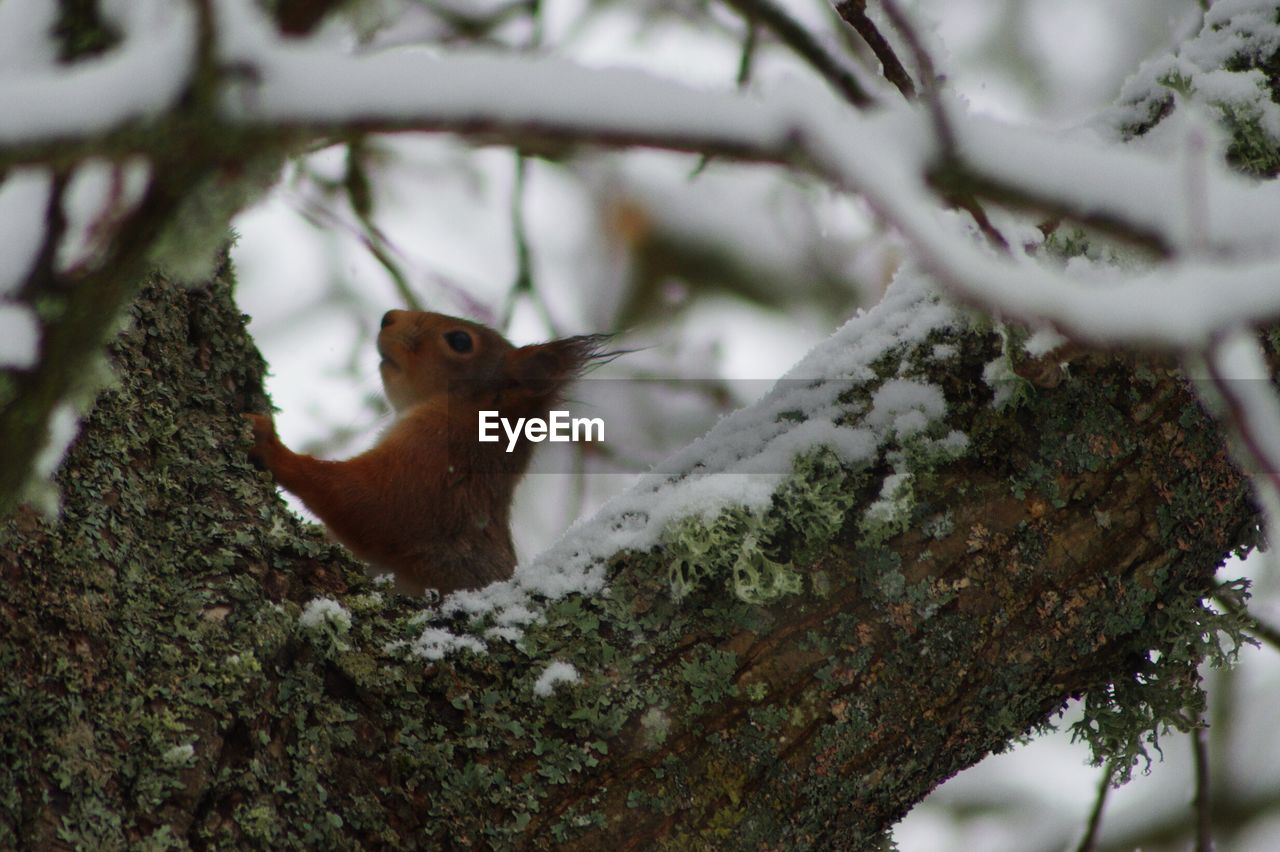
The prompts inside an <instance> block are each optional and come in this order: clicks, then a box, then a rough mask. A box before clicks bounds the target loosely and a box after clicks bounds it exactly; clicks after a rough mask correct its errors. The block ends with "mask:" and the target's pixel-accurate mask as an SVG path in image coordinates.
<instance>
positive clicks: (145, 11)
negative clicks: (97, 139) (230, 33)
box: [0, 0, 197, 145]
mask: <svg viewBox="0 0 1280 852" xmlns="http://www.w3.org/2000/svg"><path fill="white" fill-rule="evenodd" d="M44 5H48V6H50V7H51V6H52V5H53V4H32V3H27V4H24V3H22V2H19V0H10V2H8V3H5V4H4V9H5V11H6V12H10V13H11V15H12V17H15V18H16V17H18V15H19V13H20V12H27V13H31V14H36V15H37V20H39V17H40V16H39V15H38V14H37V13H38V10H33V9H31V8H30V7H32V6H44ZM113 5H117V6H119V7H120V8H119V9H118V11H119V15H118V20H117V21H116V23H117V24H119V26H120V28H121V29H122V30H123V31H124V33H125V39H124V42H123V45H122V46H121V47H119V48H117V49H116V50H113V51H111V52H110V53H108V54H106V55H105V56H103V57H102V58H100V59H90V60H85V61H83V62H79V63H76V64H74V65H70V66H55V65H48V66H46V67H43V68H40V69H39V70H38V71H35V72H34V73H33V69H32V68H31V67H29V66H27V67H15V66H11V65H8V63H5V64H4V65H0V116H3V117H4V118H3V120H2V121H0V145H19V144H31V143H40V142H48V141H58V140H63V139H68V138H85V137H91V136H93V135H95V134H98V133H103V132H106V131H111V130H116V129H118V128H120V127H121V126H123V125H125V124H127V123H129V122H131V121H135V120H137V119H144V118H154V117H156V116H159V115H161V114H163V113H164V112H165V111H166V110H168V109H170V108H171V107H172V106H173V105H174V103H175V102H176V101H177V99H178V96H179V95H180V94H181V93H182V91H183V89H185V88H186V86H187V85H188V81H189V77H190V75H191V70H192V68H193V66H194V60H195V46H196V31H197V26H196V14H195V10H194V8H193V7H192V6H191V5H189V4H186V3H167V2H159V0H146V2H135V3H131V4H127V5H125V4H113ZM9 17H10V15H0V56H2V55H5V54H6V53H8V52H9V51H11V50H12V51H13V52H14V53H15V54H17V55H26V56H27V57H28V58H30V59H32V60H33V62H34V60H36V59H38V58H40V56H41V54H40V52H39V51H38V49H37V48H35V47H33V40H34V43H35V44H36V45H38V44H39V43H40V41H41V39H40V38H39V37H38V36H40V35H45V34H46V33H47V32H48V29H49V28H48V27H46V28H45V31H44V33H39V34H37V33H36V31H35V30H34V29H33V28H31V27H27V26H16V25H15V26H12V27H6V26H5V23H6V21H7V20H8V18H9ZM46 37H47V36H46ZM18 41H22V44H21V45H19V44H17V42H18ZM50 50H51V49H50ZM33 54H34V55H33Z"/></svg>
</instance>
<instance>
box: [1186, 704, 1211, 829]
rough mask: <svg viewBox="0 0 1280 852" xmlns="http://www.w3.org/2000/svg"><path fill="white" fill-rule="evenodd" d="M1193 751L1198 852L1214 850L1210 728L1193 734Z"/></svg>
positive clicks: (1203, 727) (1194, 805) (1200, 729)
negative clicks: (1210, 797) (1210, 782)
mask: <svg viewBox="0 0 1280 852" xmlns="http://www.w3.org/2000/svg"><path fill="white" fill-rule="evenodd" d="M1191 751H1192V754H1193V756H1194V757H1195V767H1196V793H1195V798H1194V799H1193V800H1192V807H1193V808H1194V809H1195V812H1196V847H1195V848H1196V852H1212V850H1213V803H1212V802H1211V801H1210V800H1209V726H1208V725H1206V724H1205V723H1204V719H1203V718H1202V719H1201V720H1200V724H1199V725H1198V726H1196V729H1195V730H1194V731H1192V732H1191Z"/></svg>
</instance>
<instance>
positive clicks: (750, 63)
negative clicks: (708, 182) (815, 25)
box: [689, 18, 760, 178]
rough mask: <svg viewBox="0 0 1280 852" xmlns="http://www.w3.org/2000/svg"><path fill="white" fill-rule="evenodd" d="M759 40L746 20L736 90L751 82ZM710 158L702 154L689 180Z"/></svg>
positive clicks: (708, 155) (757, 29) (753, 26)
mask: <svg viewBox="0 0 1280 852" xmlns="http://www.w3.org/2000/svg"><path fill="white" fill-rule="evenodd" d="M759 40H760V27H758V26H757V25H756V22H755V21H753V20H751V19H750V18H747V19H746V31H745V33H744V34H743V36H742V54H741V55H740V56H739V57H738V74H737V78H736V80H735V82H736V83H737V86H738V89H739V90H741V89H745V88H746V87H747V84H748V83H750V82H751V69H752V68H753V67H754V64H755V56H756V45H757V43H758V42H759ZM711 160H712V157H711V155H710V154H703V155H702V156H701V157H699V158H698V164H697V165H696V166H694V167H693V171H691V172H690V173H689V177H690V178H696V177H697V176H698V175H700V174H702V173H703V172H704V171H706V168H707V166H709V165H711Z"/></svg>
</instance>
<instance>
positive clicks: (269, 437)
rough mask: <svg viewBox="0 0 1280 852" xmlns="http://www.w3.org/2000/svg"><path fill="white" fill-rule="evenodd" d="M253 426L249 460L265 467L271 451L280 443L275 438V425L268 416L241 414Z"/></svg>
mask: <svg viewBox="0 0 1280 852" xmlns="http://www.w3.org/2000/svg"><path fill="white" fill-rule="evenodd" d="M240 416H241V417H243V418H244V419H245V420H248V421H249V423H250V425H251V426H253V446H252V447H250V448H249V458H250V459H251V460H252V461H255V462H257V463H258V464H260V465H262V466H264V467H266V466H268V462H269V460H270V458H271V454H272V451H273V450H274V449H275V447H276V445H277V444H279V443H280V439H279V438H278V437H277V436H276V424H275V421H274V420H272V419H271V415H269V414H242V415H240Z"/></svg>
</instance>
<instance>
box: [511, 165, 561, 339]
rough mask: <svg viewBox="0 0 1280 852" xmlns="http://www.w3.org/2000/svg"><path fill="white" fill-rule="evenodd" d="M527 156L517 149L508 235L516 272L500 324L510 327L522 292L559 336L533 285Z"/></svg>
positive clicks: (552, 332) (554, 334) (540, 295)
mask: <svg viewBox="0 0 1280 852" xmlns="http://www.w3.org/2000/svg"><path fill="white" fill-rule="evenodd" d="M527 172H528V158H527V157H526V156H525V155H524V154H522V153H520V152H519V151H516V173H515V180H514V181H513V185H512V188H511V235H512V240H513V242H514V243H515V253H516V276H515V280H514V281H513V282H512V283H511V289H509V290H508V291H507V299H506V302H505V304H504V305H503V307H502V319H501V326H500V328H502V329H503V330H504V331H505V330H507V329H508V328H510V326H511V320H512V318H513V317H514V316H515V311H516V304H517V303H518V302H519V300H520V297H521V296H527V297H528V298H529V299H530V300H531V301H532V302H533V304H534V307H535V308H537V310H538V313H539V314H541V315H542V321H543V323H544V324H545V325H546V327H547V331H548V332H549V333H550V334H551V336H552V337H559V336H560V332H559V328H558V326H557V324H556V321H555V317H553V316H552V315H551V309H550V308H548V307H547V303H546V300H544V299H543V298H542V293H541V292H540V291H539V290H538V288H537V287H536V286H534V281H533V254H532V252H531V250H530V248H529V227H528V224H527V222H526V221H525V216H524V201H525V185H526V180H525V177H526V174H527Z"/></svg>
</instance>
